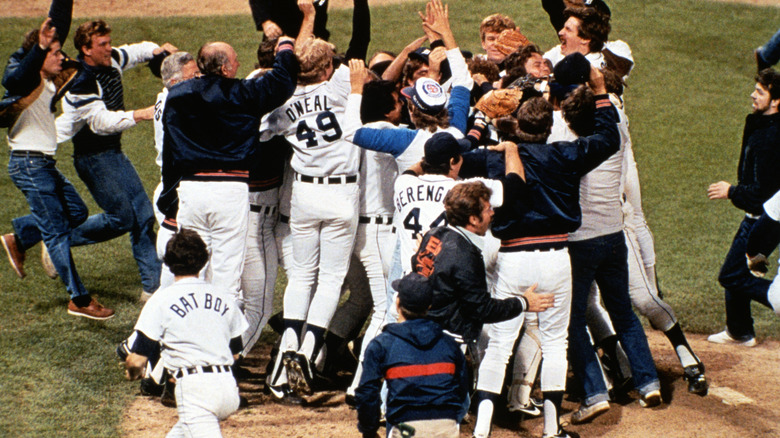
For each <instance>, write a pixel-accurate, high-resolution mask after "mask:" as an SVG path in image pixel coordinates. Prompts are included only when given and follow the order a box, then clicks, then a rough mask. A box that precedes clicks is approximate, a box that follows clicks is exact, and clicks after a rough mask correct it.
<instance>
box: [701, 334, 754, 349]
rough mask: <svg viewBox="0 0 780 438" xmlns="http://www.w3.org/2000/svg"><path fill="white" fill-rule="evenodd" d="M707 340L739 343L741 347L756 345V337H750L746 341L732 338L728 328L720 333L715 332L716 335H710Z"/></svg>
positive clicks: (715, 342)
mask: <svg viewBox="0 0 780 438" xmlns="http://www.w3.org/2000/svg"><path fill="white" fill-rule="evenodd" d="M707 341H709V342H712V343H713V344H730V345H739V346H741V347H755V346H756V338H750V339H747V340H744V341H740V340H739V339H734V338H732V337H731V335H730V334H729V332H728V330H723V331H722V332H720V333H715V334H714V335H710V336H709V337H707Z"/></svg>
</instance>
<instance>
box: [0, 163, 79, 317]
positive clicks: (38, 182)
mask: <svg viewBox="0 0 780 438" xmlns="http://www.w3.org/2000/svg"><path fill="white" fill-rule="evenodd" d="M8 168H9V175H10V177H11V180H12V181H13V182H14V184H15V185H16V187H18V188H19V190H21V191H22V193H23V194H24V195H25V197H26V198H27V203H28V204H29V206H30V215H29V216H27V217H25V219H22V220H19V221H17V220H15V221H14V230H15V231H16V234H17V235H19V236H20V240H21V241H22V247H23V248H24V249H27V248H26V247H25V242H24V236H29V235H30V234H36V233H35V231H34V230H32V229H31V228H35V230H36V231H37V235H38V236H42V237H43V240H44V244H46V245H47V247H48V248H49V254H50V256H51V259H52V263H54V266H55V268H56V269H57V273H58V274H59V276H60V278H61V279H62V282H63V283H65V286H66V288H67V290H68V293H69V294H70V296H71V298H72V299H75V300H76V301H79V298H78V297H81V296H84V298H83V301H86V302H84V303H81V304H83V305H88V304H89V293H88V292H87V290H86V288H85V287H84V284H83V283H82V282H81V279H80V278H79V275H78V272H76V266H75V264H74V262H73V256H72V255H71V252H70V235H71V223H76V222H78V221H79V220H80V221H82V222H83V221H84V220H85V219H86V216H87V207H86V205H84V202H83V201H82V200H81V198H80V197H79V196H78V194H77V193H76V191H75V189H74V188H73V186H72V185H71V184H70V182H69V181H68V180H67V179H66V178H65V177H64V176H63V175H62V174H61V173H60V172H59V171H58V170H57V169H56V167H55V166H54V160H53V159H49V158H32V157H11V160H10V162H9V166H8ZM29 219H32V220H33V223H34V227H30V226H29V225H30V224H29V222H30V221H29Z"/></svg>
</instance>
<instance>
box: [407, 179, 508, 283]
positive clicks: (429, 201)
mask: <svg viewBox="0 0 780 438" xmlns="http://www.w3.org/2000/svg"><path fill="white" fill-rule="evenodd" d="M472 181H482V182H483V183H484V184H485V185H486V186H488V188H490V189H492V191H493V195H492V196H491V198H490V205H492V206H493V207H499V206H501V204H502V203H503V199H504V191H503V186H502V185H501V182H500V181H497V180H491V179H483V178H470V179H466V180H460V181H456V180H454V179H452V178H450V177H448V176H445V175H420V176H416V175H414V174H409V173H405V174H403V175H400V176H399V177H398V178H397V179H396V180H395V194H394V196H393V202H394V203H395V211H396V215H397V216H396V219H397V220H396V219H394V220H393V223H394V224H397V225H396V230H397V233H398V239H399V240H400V242H401V266H402V268H403V270H404V274H407V273H409V272H411V269H412V262H411V257H412V255H414V254H415V253H416V252H417V247H418V246H419V240H418V239H422V236H423V235H424V234H425V233H427V232H428V230H430V229H431V228H435V227H441V226H445V225H447V218H446V216H445V214H444V197H445V196H446V195H447V193H448V192H449V191H450V189H452V188H453V187H454V186H455V185H456V184H459V183H464V182H472Z"/></svg>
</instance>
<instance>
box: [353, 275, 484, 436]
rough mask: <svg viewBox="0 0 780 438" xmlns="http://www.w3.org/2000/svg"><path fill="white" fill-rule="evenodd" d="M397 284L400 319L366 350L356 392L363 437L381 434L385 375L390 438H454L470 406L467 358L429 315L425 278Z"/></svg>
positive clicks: (429, 292)
mask: <svg viewBox="0 0 780 438" xmlns="http://www.w3.org/2000/svg"><path fill="white" fill-rule="evenodd" d="M393 288H394V289H395V290H397V291H398V295H397V298H396V308H397V309H398V321H399V322H398V323H396V324H390V325H387V326H386V327H385V328H384V332H383V333H382V334H380V335H379V336H377V337H376V338H374V340H373V341H371V344H369V346H368V348H367V349H366V352H365V358H364V362H363V375H362V377H361V379H360V386H358V388H357V390H356V391H355V400H356V403H357V411H358V429H359V430H360V432H361V433H362V434H363V436H364V437H375V436H377V430H378V429H379V417H380V404H381V400H380V397H379V392H380V389H381V386H382V379H384V380H385V381H386V382H387V389H388V394H387V413H386V419H387V428H388V429H389V430H390V433H389V434H388V435H389V436H390V437H401V436H418V437H423V436H424V437H442V438H445V437H446V438H456V437H458V436H459V434H460V422H461V420H463V416H464V415H465V414H466V410H467V409H468V405H469V399H468V379H467V377H466V359H465V357H464V356H463V352H461V350H460V348H459V346H458V344H457V343H456V342H455V341H454V340H453V338H452V337H451V336H448V335H445V334H444V332H442V329H441V327H440V326H439V325H438V324H436V323H435V322H433V321H431V320H428V319H426V318H425V315H426V314H427V312H428V308H430V306H431V303H432V301H433V290H432V289H431V285H430V283H429V281H428V279H427V278H426V277H423V276H422V275H420V274H417V273H411V274H408V275H406V276H405V277H403V278H401V279H400V280H396V281H394V282H393Z"/></svg>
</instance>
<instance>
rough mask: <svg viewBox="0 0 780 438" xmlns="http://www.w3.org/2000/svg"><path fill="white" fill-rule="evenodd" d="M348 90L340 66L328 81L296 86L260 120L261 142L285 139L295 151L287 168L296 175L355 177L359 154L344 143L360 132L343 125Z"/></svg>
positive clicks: (345, 74)
mask: <svg viewBox="0 0 780 438" xmlns="http://www.w3.org/2000/svg"><path fill="white" fill-rule="evenodd" d="M350 89H351V86H350V80H349V67H347V66H346V65H343V64H342V65H341V66H340V67H339V68H338V69H337V70H336V72H335V73H334V74H333V76H332V77H331V79H330V80H328V81H325V82H320V83H318V84H313V85H298V87H297V88H296V89H295V93H294V94H293V95H292V97H291V98H290V99H288V100H287V102H285V103H284V105H282V106H280V107H279V108H277V109H275V110H274V111H272V112H271V113H269V114H268V115H267V116H266V117H265V118H264V119H263V121H262V123H261V125H260V136H261V138H260V140H261V141H266V140H268V139H269V138H271V137H272V136H274V135H283V136H284V137H285V138H287V141H289V142H290V143H291V144H292V145H293V150H294V151H295V153H294V155H293V158H292V161H291V163H290V164H291V165H292V168H293V170H295V171H296V172H298V173H299V174H302V175H308V176H329V175H357V173H358V168H359V165H360V151H359V149H358V148H357V147H356V146H355V145H354V144H352V143H351V142H349V141H346V140H344V139H343V137H344V136H345V135H346V134H347V133H348V131H354V130H356V129H357V128H359V126H354V127H346V126H345V125H344V112H345V111H346V107H347V101H348V99H347V98H348V97H349V93H350ZM358 104H359V103H358Z"/></svg>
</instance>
